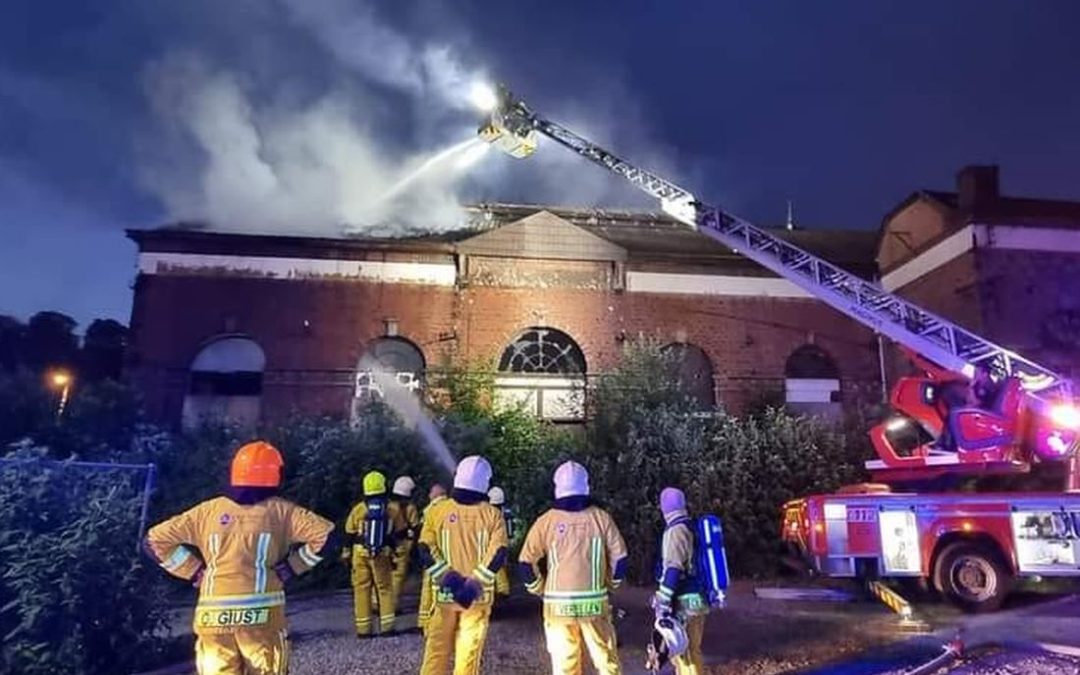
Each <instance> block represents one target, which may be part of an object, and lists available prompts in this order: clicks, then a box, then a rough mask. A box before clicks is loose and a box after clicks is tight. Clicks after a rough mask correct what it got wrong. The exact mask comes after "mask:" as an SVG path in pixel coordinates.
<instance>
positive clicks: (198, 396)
mask: <svg viewBox="0 0 1080 675" xmlns="http://www.w3.org/2000/svg"><path fill="white" fill-rule="evenodd" d="M265 369H266V355H265V354H264V353H263V350H262V348H261V347H260V346H259V345H258V343H256V342H255V341H254V340H252V339H251V338H248V337H241V336H229V337H222V338H218V339H215V340H213V341H212V342H210V343H208V344H207V345H206V346H204V347H203V348H202V349H201V350H199V353H198V354H196V356H195V359H194V360H193V361H192V362H191V369H190V379H189V386H188V391H187V395H186V396H185V397H184V409H183V425H184V427H185V428H187V429H193V428H196V427H199V426H201V425H203V424H207V423H211V422H223V423H229V424H237V425H240V426H242V427H253V426H254V425H255V424H256V423H257V422H258V421H259V413H260V407H261V402H262V385H263V371H264V370H265Z"/></svg>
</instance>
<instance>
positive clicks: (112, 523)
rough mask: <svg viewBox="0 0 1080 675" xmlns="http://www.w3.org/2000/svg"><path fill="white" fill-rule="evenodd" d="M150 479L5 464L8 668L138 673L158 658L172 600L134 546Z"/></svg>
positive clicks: (2, 649)
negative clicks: (145, 486)
mask: <svg viewBox="0 0 1080 675" xmlns="http://www.w3.org/2000/svg"><path fill="white" fill-rule="evenodd" d="M15 458H16V459H31V458H30V457H28V456H26V454H25V453H19V454H17V455H16V456H15ZM142 478H143V476H142V475H141V474H136V475H134V476H132V475H126V474H124V473H121V472H116V471H105V472H100V471H92V470H86V469H81V468H76V467H71V466H65V465H56V464H43V463H40V462H33V461H30V462H27V463H10V462H4V463H0V559H2V560H3V561H4V564H3V565H2V566H0V637H2V646H0V671H2V672H5V673H28V674H34V673H42V674H45V673H88V674H96V673H118V672H133V671H134V670H137V669H138V668H140V667H142V666H145V665H150V664H153V663H155V662H156V661H159V660H160V657H161V653H162V650H163V649H165V648H166V647H167V643H166V642H165V641H164V640H163V637H164V632H163V629H164V620H165V610H166V606H165V602H164V597H163V595H162V593H161V585H160V584H159V583H157V575H156V574H154V573H153V571H148V570H147V569H145V567H144V563H143V561H142V560H141V557H140V555H139V554H138V553H137V551H136V544H137V541H138V522H139V509H140V504H141V502H140V499H139V488H141V486H142Z"/></svg>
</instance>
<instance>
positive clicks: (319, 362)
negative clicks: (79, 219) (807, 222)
mask: <svg viewBox="0 0 1080 675" xmlns="http://www.w3.org/2000/svg"><path fill="white" fill-rule="evenodd" d="M470 214H471V222H470V225H469V226H468V227H465V228H463V229H460V230H456V231H452V232H444V233H440V234H429V235H422V236H406V237H398V238H344V237H343V238H312V237H296V236H271V235H254V234H226V233H218V232H211V231H206V230H200V229H185V228H175V227H174V228H162V229H156V230H136V231H130V232H129V236H130V237H131V238H132V239H133V240H134V241H135V242H136V244H137V245H138V249H139V258H138V277H137V281H136V283H135V299H134V306H133V310H132V322H131V329H132V348H131V353H130V357H129V363H128V373H129V375H130V377H131V378H132V379H133V380H134V381H135V382H136V383H137V384H138V385H139V386H140V387H141V389H142V390H143V391H144V393H145V395H146V399H147V403H148V407H149V410H150V413H151V414H152V415H153V416H154V417H155V418H157V419H160V420H164V421H172V422H181V421H183V422H185V423H187V424H194V423H197V422H198V420H200V419H205V418H207V417H210V416H225V417H230V418H233V419H237V420H241V421H253V420H256V419H260V418H261V419H275V418H281V417H283V416H286V415H288V414H291V413H294V412H300V413H330V414H341V415H347V414H349V413H350V412H352V411H354V410H355V409H356V407H357V406H358V405H360V404H361V403H362V402H363V401H364V399H365V397H367V396H370V395H373V394H376V395H377V394H378V392H379V390H380V382H383V380H381V378H382V377H391V378H394V379H396V380H397V381H398V382H400V383H401V384H402V385H404V386H405V387H407V388H410V389H413V390H423V389H424V388H425V387H427V386H429V382H430V381H432V380H434V379H435V378H433V377H431V376H432V374H433V373H436V372H438V371H439V370H441V369H445V368H446V367H448V366H454V365H456V366H469V367H475V368H485V369H491V370H492V371H494V372H495V375H496V383H497V390H498V396H499V398H500V400H502V401H504V402H516V403H520V404H523V405H526V406H528V407H529V408H531V409H532V410H534V411H535V412H536V414H537V415H539V416H541V417H544V418H546V419H550V420H554V421H558V422H575V421H580V420H581V419H582V417H583V415H584V411H585V406H584V398H585V397H587V395H588V387H589V385H590V383H592V382H595V379H596V378H598V377H602V376H603V375H604V373H605V372H608V371H610V369H611V368H612V367H613V366H614V365H615V364H616V363H617V362H618V360H619V356H620V354H621V352H622V350H623V348H624V346H625V345H626V344H627V343H628V342H629V341H633V340H636V339H639V338H646V339H650V340H654V341H657V342H659V343H660V344H662V345H664V346H665V348H669V349H672V350H675V353H676V354H677V355H678V358H677V359H676V361H677V362H678V363H679V364H680V368H679V375H680V377H681V378H682V379H683V381H684V384H685V385H686V387H687V388H688V389H689V390H690V391H692V392H693V393H694V395H695V396H696V397H698V398H699V399H700V400H701V401H702V402H703V403H704V404H707V405H719V406H721V407H723V408H724V409H726V410H730V411H732V412H743V411H746V410H748V409H750V408H751V407H753V406H754V405H756V404H758V403H761V402H764V401H766V400H772V401H776V400H784V399H786V400H787V401H788V402H790V403H791V404H793V405H795V406H802V407H803V408H805V409H809V410H813V411H816V412H825V413H830V414H837V413H838V411H839V410H840V408H841V406H842V405H843V403H844V402H845V401H850V400H853V397H856V396H860V395H866V394H867V392H869V395H870V396H877V395H879V392H880V387H881V382H880V361H879V357H880V354H879V350H878V343H877V340H876V338H875V336H874V335H873V334H872V333H871V332H870V331H868V330H866V329H865V328H863V327H862V326H861V325H859V324H857V323H855V322H853V321H851V320H849V319H847V318H846V317H844V316H843V315H841V314H839V313H837V312H835V311H834V310H832V309H830V308H829V307H827V306H825V305H823V304H822V303H820V302H818V301H817V300H815V299H814V298H812V297H809V296H808V295H807V294H806V293H805V292H803V291H802V290H801V289H799V288H798V287H796V286H794V285H793V284H791V283H790V282H788V281H786V280H784V279H781V278H778V277H776V276H774V275H772V274H771V273H769V272H767V271H766V270H764V269H762V268H760V267H758V266H757V265H756V264H754V263H752V262H749V261H747V260H745V259H744V258H742V257H740V256H738V255H737V254H735V253H733V252H731V251H730V250H728V249H726V248H724V247H722V246H720V245H718V244H716V243H715V242H713V241H712V240H711V239H708V238H707V237H705V236H703V235H700V234H698V233H696V232H694V231H692V230H690V229H689V228H686V227H685V226H684V225H681V224H679V223H677V222H675V221H672V220H670V219H668V218H667V217H665V216H660V215H657V214H649V213H632V212H612V211H597V210H571V209H560V208H549V207H539V206H509V205H486V206H479V207H474V208H472V209H470ZM778 232H779V233H780V234H781V235H782V236H784V237H786V238H789V239H791V240H792V241H793V242H794V243H796V244H797V245H799V246H802V247H803V248H805V249H807V250H809V251H811V252H813V253H815V254H817V255H819V256H821V257H824V258H826V259H828V260H830V261H832V262H834V263H836V264H839V265H841V266H843V267H845V268H847V269H849V270H851V271H853V272H856V273H858V274H862V275H864V276H866V277H867V278H870V277H872V276H874V275H875V273H876V264H875V262H874V255H875V248H874V247H875V244H876V242H877V240H878V237H877V235H876V234H875V233H873V232H858V231H820V230H813V231H810V230H779V231H778Z"/></svg>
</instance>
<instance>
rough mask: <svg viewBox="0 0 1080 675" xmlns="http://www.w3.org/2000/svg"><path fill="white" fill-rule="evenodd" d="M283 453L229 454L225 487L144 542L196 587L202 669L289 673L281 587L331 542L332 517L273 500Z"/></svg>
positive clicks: (263, 448)
mask: <svg viewBox="0 0 1080 675" xmlns="http://www.w3.org/2000/svg"><path fill="white" fill-rule="evenodd" d="M282 466H283V462H282V459H281V454H280V453H279V452H278V451H277V449H275V448H274V446H272V445H270V444H269V443H266V442H264V441H255V442H253V443H248V444H247V445H244V446H243V447H241V448H240V449H239V450H238V451H237V452H236V455H235V456H234V457H233V461H232V469H231V471H230V474H229V489H228V490H227V491H226V493H225V495H224V496H221V497H215V498H213V499H209V500H207V501H204V502H202V503H201V504H198V505H196V506H195V507H194V508H192V509H190V510H188V511H185V512H184V513H181V514H180V515H178V516H175V517H173V518H170V519H169V520H166V521H165V522H163V523H161V524H159V525H157V526H155V527H152V528H151V529H150V531H149V533H147V535H146V539H145V541H144V542H143V543H144V546H145V548H146V551H147V553H148V554H149V555H150V556H151V557H152V558H153V559H154V560H155V561H156V562H157V563H158V564H159V565H161V566H162V567H163V568H165V570H166V571H168V572H169V573H170V574H172V575H173V576H176V577H179V578H181V579H186V580H190V581H191V582H192V584H193V585H194V586H196V587H197V588H198V589H199V599H198V602H197V604H196V607H195V621H194V633H195V635H196V642H195V667H196V669H197V670H198V672H199V675H284V673H286V671H287V670H288V667H289V642H288V635H287V632H286V622H285V592H284V585H285V582H286V581H288V580H289V579H290V578H292V577H293V576H294V575H296V574H302V573H304V572H306V571H307V570H309V569H311V568H312V567H314V566H315V565H317V564H318V563H319V562H320V561H321V560H322V558H323V557H324V556H326V555H327V554H328V553H329V550H330V549H331V548H332V546H333V544H332V539H333V537H332V533H333V529H334V526H333V523H331V522H330V521H328V520H325V519H323V518H320V517H319V516H317V515H315V514H314V513H312V512H311V511H308V510H306V509H303V508H301V507H299V506H297V505H295V504H293V503H291V502H289V501H286V500H284V499H282V498H280V497H278V496H277V490H278V487H279V486H280V485H281V469H282Z"/></svg>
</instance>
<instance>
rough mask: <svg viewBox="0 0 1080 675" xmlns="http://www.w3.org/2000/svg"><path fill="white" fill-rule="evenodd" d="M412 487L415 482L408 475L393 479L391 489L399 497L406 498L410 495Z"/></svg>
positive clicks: (414, 485)
mask: <svg viewBox="0 0 1080 675" xmlns="http://www.w3.org/2000/svg"><path fill="white" fill-rule="evenodd" d="M414 488H416V483H414V482H413V479H412V478H409V477H408V476H402V477H400V478H398V479H397V480H395V481H394V488H393V490H391V491H392V492H393V493H394V494H396V495H397V496H399V497H405V498H406V499H408V498H409V497H412V491H413V489H414Z"/></svg>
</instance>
